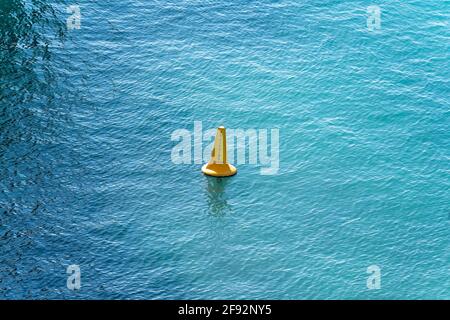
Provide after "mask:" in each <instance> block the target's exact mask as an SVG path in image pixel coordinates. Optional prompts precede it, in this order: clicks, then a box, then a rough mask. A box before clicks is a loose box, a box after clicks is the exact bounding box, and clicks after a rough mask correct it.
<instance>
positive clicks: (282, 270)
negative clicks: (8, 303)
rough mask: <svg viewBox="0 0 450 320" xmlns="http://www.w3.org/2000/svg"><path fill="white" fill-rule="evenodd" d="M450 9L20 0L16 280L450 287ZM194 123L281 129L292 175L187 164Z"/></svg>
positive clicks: (12, 223)
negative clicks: (372, 20) (376, 279)
mask: <svg viewBox="0 0 450 320" xmlns="http://www.w3.org/2000/svg"><path fill="white" fill-rule="evenodd" d="M69 5H79V6H80V12H81V25H80V26H81V28H80V29H79V30H78V29H74V30H68V29H67V26H66V19H67V18H68V17H69V16H70V13H67V12H66V8H67V6H69ZM369 5H378V6H379V7H380V8H381V29H380V30H375V31H372V32H371V31H369V30H368V27H367V7H368V6H369ZM449 18H450V1H443V0H430V1H415V0H414V1H413V0H406V1H397V0H394V1H381V0H380V1H376V2H375V1H337V0H327V1H320V2H319V1H305V0H299V1H283V0H280V1H243V0H239V1H208V0H206V1H138V0H123V1H113V2H108V1H98V2H93V1H87V0H80V1H76V2H70V1H58V2H47V1H46V2H44V1H18V0H9V1H8V0H0V35H1V38H0V43H1V47H0V250H1V251H0V252H1V254H0V298H3V299H11V298H49V299H63V298H64V299H71V298H76V299H94V298H95V299H119V298H126V299H144V298H147V299H199V298H209V299H244V298H245V299H352V298H353V299H420V298H431V299H435V298H440V299H449V298H450V255H449V250H450V243H449V239H450V238H449V221H450V220H449V219H450V202H449V199H450V176H449V173H450V171H449V162H450V152H449V146H450V94H449V93H450V83H449V82H450V81H449V76H450V23H449ZM194 121H202V124H203V126H204V128H205V129H206V128H207V129H210V128H215V127H217V126H219V125H224V126H226V127H227V128H242V129H250V128H256V129H271V128H278V129H279V130H280V150H279V152H280V168H279V171H278V174H276V175H268V176H267V175H260V170H259V169H260V166H259V165H250V164H244V165H240V166H238V170H239V172H238V174H237V175H236V176H234V177H232V178H228V179H215V178H207V177H205V176H203V175H202V174H201V172H200V167H201V165H199V164H190V165H186V164H185V165H175V164H174V163H173V162H172V161H171V150H172V148H173V147H174V146H175V144H176V143H174V142H173V141H171V134H172V133H173V132H174V130H178V129H187V130H191V131H192V130H193V124H194ZM71 264H77V265H79V266H80V269H81V289H80V290H78V291H71V290H68V289H67V287H66V280H67V276H68V275H67V274H66V268H67V266H68V265H71ZM370 265H377V266H379V267H380V268H381V289H379V290H369V289H368V288H367V286H366V280H367V277H368V276H369V275H368V274H367V273H366V269H367V267H368V266H370Z"/></svg>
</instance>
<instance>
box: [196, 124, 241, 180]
mask: <svg viewBox="0 0 450 320" xmlns="http://www.w3.org/2000/svg"><path fill="white" fill-rule="evenodd" d="M202 172H203V173H204V174H206V175H208V176H213V177H229V176H232V175H235V174H236V172H237V169H236V168H235V167H234V166H233V165H231V164H229V163H228V162H227V134H226V130H225V128H224V127H219V128H217V132H216V138H215V140H214V147H213V149H212V152H211V159H210V160H209V162H208V163H207V164H205V165H204V166H203V167H202Z"/></svg>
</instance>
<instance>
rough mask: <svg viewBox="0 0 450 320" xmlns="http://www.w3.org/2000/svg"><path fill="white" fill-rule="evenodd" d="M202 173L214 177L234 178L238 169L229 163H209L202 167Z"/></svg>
mask: <svg viewBox="0 0 450 320" xmlns="http://www.w3.org/2000/svg"><path fill="white" fill-rule="evenodd" d="M202 172H203V173H204V174H206V175H208V176H213V177H229V176H234V175H235V174H236V173H237V169H236V168H235V167H234V166H233V165H231V164H229V163H227V164H218V163H207V164H205V165H204V166H203V167H202Z"/></svg>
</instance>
